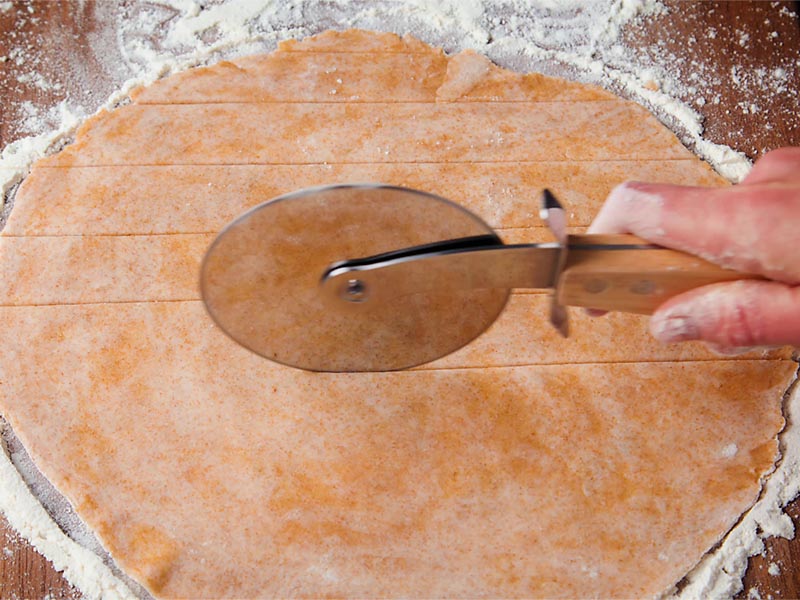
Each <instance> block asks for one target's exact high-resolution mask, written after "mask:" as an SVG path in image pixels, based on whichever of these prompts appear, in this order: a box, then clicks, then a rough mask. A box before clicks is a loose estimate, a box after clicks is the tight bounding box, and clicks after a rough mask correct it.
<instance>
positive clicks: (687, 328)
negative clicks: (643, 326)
mask: <svg viewBox="0 0 800 600" xmlns="http://www.w3.org/2000/svg"><path fill="white" fill-rule="evenodd" d="M650 333H652V334H653V337H655V338H656V339H657V340H658V341H659V342H663V343H665V344H669V343H671V342H684V341H686V340H696V339H698V338H699V337H700V329H699V328H698V327H697V324H696V323H695V321H694V319H692V318H691V317H689V316H686V315H675V316H668V315H667V316H664V317H661V316H654V317H653V318H652V319H650Z"/></svg>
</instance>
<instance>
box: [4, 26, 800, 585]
mask: <svg viewBox="0 0 800 600" xmlns="http://www.w3.org/2000/svg"><path fill="white" fill-rule="evenodd" d="M133 100H134V101H133V103H132V104H131V105H129V106H125V107H122V108H119V109H116V110H114V111H112V112H108V113H102V114H100V115H98V116H96V117H95V118H93V119H91V120H90V121H89V122H87V123H86V125H85V126H84V127H82V129H81V130H80V132H79V133H78V135H77V139H76V141H75V143H74V144H72V145H70V146H68V147H67V148H66V149H64V150H63V151H62V152H60V153H58V154H55V155H53V156H51V157H49V158H46V159H43V160H41V161H39V163H37V165H36V166H35V167H34V168H33V170H32V172H31V174H30V176H29V177H28V178H27V179H26V180H25V182H24V184H23V186H22V187H21V189H20V190H19V192H18V194H17V199H16V206H15V208H14V210H13V212H12V214H11V216H10V219H9V221H8V224H7V227H6V229H5V231H4V233H3V235H2V237H0V304H1V305H2V306H0V319H2V322H3V330H4V335H3V337H2V338H1V339H0V355H2V356H3V360H2V361H0V384H1V385H0V408H2V411H3V414H4V415H6V416H7V417H8V419H9V420H10V422H11V423H12V425H13V427H14V428H15V430H16V432H17V434H18V435H19V437H20V438H21V439H22V440H23V442H24V443H25V445H26V447H27V448H28V449H29V450H30V452H31V454H32V455H33V457H34V458H35V460H36V462H37V464H38V465H39V467H40V468H41V470H42V471H43V472H44V473H45V474H46V475H47V476H48V477H49V478H50V479H51V481H53V483H54V484H55V485H56V486H57V487H58V489H60V490H61V491H62V492H63V493H64V494H65V495H66V496H67V497H68V498H69V499H70V500H71V501H72V502H73V503H74V505H75V507H76V509H77V511H78V513H79V514H80V515H81V516H82V517H83V519H85V520H86V522H87V523H88V524H89V525H90V526H91V527H92V528H93V529H94V530H95V531H96V532H97V533H98V535H99V537H100V539H101V540H102V542H103V544H104V545H105V546H106V547H107V548H108V550H109V551H110V552H111V554H112V555H113V557H114V558H115V560H116V561H117V562H118V564H119V565H120V566H121V567H122V568H123V569H124V570H125V571H126V572H127V573H129V574H130V575H132V576H133V577H134V578H136V579H137V580H139V581H140V582H142V583H143V584H144V585H145V586H146V587H147V588H148V589H149V590H150V591H151V592H152V593H153V594H154V595H155V596H157V597H220V596H234V597H257V596H263V597H278V596H280V597H284V596H285V597H297V596H303V597H309V596H313V597H323V596H357V597H379V596H404V597H409V596H414V597H419V596H425V597H444V596H447V597H467V596H470V597H472V596H476V597H477V596H480V597H540V596H541V597H544V596H546V597H557V596H562V597H587V596H601V597H612V596H613V597H633V596H635V597H640V596H645V595H652V594H656V593H658V592H661V591H663V590H665V589H667V588H669V587H670V586H672V585H673V584H675V583H676V582H677V581H678V580H679V579H680V578H681V577H682V576H683V575H684V574H685V573H686V572H687V570H688V569H690V568H691V567H692V566H693V565H694V564H695V563H696V562H697V561H698V560H699V559H700V557H701V556H702V555H703V554H704V553H705V552H706V551H707V550H708V549H709V548H711V547H712V546H713V545H714V544H715V543H716V542H717V541H718V540H719V539H720V538H721V537H722V536H723V535H724V534H725V532H726V531H727V530H728V529H729V528H730V527H731V526H732V525H733V524H734V523H735V522H736V521H737V519H738V517H739V516H740V515H741V513H742V512H743V511H744V510H746V508H747V507H748V506H750V505H751V504H752V503H753V502H754V500H755V499H756V497H757V495H758V492H759V489H760V483H759V482H760V478H761V477H762V476H763V475H764V474H766V473H767V472H768V471H769V470H770V469H771V468H772V465H773V462H774V459H775V457H776V453H777V443H776V435H777V433H778V432H779V430H780V429H781V427H782V425H783V418H782V416H781V406H780V403H781V394H782V392H783V390H784V389H785V388H786V386H787V384H788V382H789V380H790V379H791V376H792V374H793V372H794V367H795V365H794V364H793V363H792V362H791V361H790V360H789V355H788V354H787V353H786V352H785V351H774V352H771V353H769V354H763V355H762V354H750V355H746V356H743V357H740V358H738V359H729V360H719V359H718V358H717V357H716V356H714V355H711V354H709V353H707V352H706V351H705V350H703V348H702V347H700V346H699V345H694V344H684V345H677V346H669V347H664V346H660V345H658V344H656V343H655V342H654V341H652V340H651V339H650V338H649V336H648V335H647V333H646V327H645V322H644V320H643V319H641V318H640V317H635V316H630V315H612V316H610V317H608V318H606V319H601V320H592V321H590V320H589V319H588V318H585V317H583V316H582V315H581V314H580V313H579V311H574V314H573V328H572V329H573V332H574V334H573V337H572V338H570V339H568V340H562V339H561V338H559V337H558V335H557V334H556V333H555V332H554V331H553V330H552V329H551V327H550V326H549V324H548V323H547V314H548V313H547V296H546V295H543V294H537V293H529V292H519V293H515V294H514V295H513V296H512V299H511V301H510V303H509V305H508V307H507V308H506V311H505V313H504V314H503V315H502V316H501V318H500V319H499V320H498V321H497V323H496V324H495V325H494V326H493V327H492V328H491V329H490V330H489V331H488V332H487V333H486V334H484V336H482V337H481V338H479V339H478V340H476V341H475V342H474V343H473V344H471V345H469V346H468V347H466V348H464V349H462V350H460V351H459V352H457V353H455V354H453V355H451V356H448V357H445V358H443V359H441V360H439V361H437V362H435V363H432V364H429V365H425V366H423V367H420V368H417V369H414V370H411V371H405V372H396V373H372V374H314V373H307V372H302V371H298V370H293V369H289V368H286V367H281V366H278V365H276V364H273V363H270V362H268V361H265V360H263V359H260V358H258V357H256V356H254V355H252V354H250V353H249V352H248V351H246V350H244V349H242V348H240V347H239V346H237V345H236V344H235V343H233V342H232V341H230V340H229V339H228V338H227V337H226V336H225V335H224V334H223V333H221V332H220V331H219V330H218V329H217V328H216V327H215V326H214V325H213V324H212V322H211V321H210V319H209V318H208V316H207V315H206V313H205V312H204V310H203V307H202V304H201V302H200V300H199V294H198V292H197V289H196V279H197V273H198V267H199V261H200V259H201V257H202V255H203V253H204V251H205V249H206V247H207V245H208V243H209V241H210V240H211V238H212V237H213V235H214V234H215V233H216V232H217V231H218V230H219V229H220V228H221V227H222V226H223V225H224V224H225V223H226V222H228V221H229V220H230V219H231V218H233V217H234V216H236V215H237V214H239V213H240V212H242V211H243V210H244V209H246V208H248V207H250V206H253V205H255V204H258V203H260V202H262V201H264V200H267V199H269V198H271V197H274V196H276V195H279V194H282V193H285V192H288V191H291V190H294V189H297V188H300V187H306V186H311V185H318V184H323V183H335V182H348V181H382V182H386V183H391V184H398V185H407V186H410V187H414V188H419V189H423V190H426V191H430V192H433V193H438V194H441V195H444V196H446V197H448V198H452V199H453V200H455V201H457V202H459V203H461V204H463V205H464V206H466V207H468V208H470V209H471V210H473V211H475V212H476V213H477V214H479V215H480V216H482V217H483V218H484V219H486V220H487V221H488V222H489V223H490V224H491V225H492V226H493V227H495V228H497V229H498V231H499V232H500V233H501V235H502V236H503V237H504V239H506V240H507V241H510V242H518V241H534V240H540V239H545V237H546V232H545V230H544V229H542V227H541V226H540V225H541V224H540V223H539V221H538V220H537V217H536V198H537V196H538V192H539V191H540V190H541V188H543V187H545V186H547V187H550V188H551V189H553V190H554V191H555V192H556V194H557V195H558V196H559V198H562V199H563V200H564V202H565V204H566V207H567V212H568V214H569V218H570V223H571V224H572V225H573V226H574V227H575V230H576V231H580V230H581V229H582V228H583V227H584V226H586V225H587V224H588V223H589V221H590V220H591V217H592V215H593V214H594V212H595V211H596V210H597V209H598V208H599V203H600V202H601V201H602V199H603V198H604V197H605V196H606V195H607V193H608V192H609V191H610V189H611V188H612V187H613V186H614V185H615V184H616V183H618V182H621V181H623V180H625V179H646V180H654V181H664V182H676V183H684V184H694V185H723V184H724V182H723V181H722V180H721V179H720V178H719V177H718V176H716V175H715V174H714V173H713V172H712V171H711V170H710V169H709V168H708V167H707V166H706V165H705V164H703V163H702V162H700V161H699V160H698V159H696V158H695V157H694V156H692V155H691V154H690V153H689V152H688V151H687V150H686V149H685V148H684V147H683V146H682V145H681V144H680V142H679V141H678V140H677V139H676V138H675V136H673V135H672V134H671V133H670V132H669V131H668V130H666V129H665V128H664V127H662V126H661V125H660V124H659V123H658V122H657V121H656V120H655V119H654V118H653V117H652V116H651V115H649V114H648V113H647V112H646V111H645V110H644V109H642V108H641V107H639V106H637V105H635V104H632V103H631V102H627V101H624V100H621V99H619V98H616V97H615V96H613V95H611V94H609V93H608V92H605V91H603V90H601V89H599V88H596V87H592V86H588V85H579V84H575V83H570V82H566V81H562V80H559V79H553V78H548V77H544V76H541V75H536V74H531V75H520V74H516V73H512V72H508V71H504V70H502V69H500V68H498V67H496V66H494V65H491V64H490V63H488V61H486V59H484V58H482V57H480V56H478V55H475V54H473V53H462V54H460V55H458V56H455V57H446V56H445V55H443V53H442V52H441V51H440V50H438V49H434V48H431V47H429V46H426V45H425V44H423V43H421V42H419V41H417V40H414V39H411V38H398V37H397V36H394V35H390V34H376V33H370V32H362V31H348V32H344V33H335V32H328V33H325V34H322V35H319V36H316V37H314V38H310V39H307V40H304V41H301V42H287V43H284V44H282V45H281V46H280V47H279V49H278V50H277V51H276V52H274V53H272V54H270V55H265V56H254V57H247V58H242V59H237V60H234V61H230V62H222V63H219V64H217V65H214V66H211V67H207V68H199V69H193V70H190V71H187V72H184V73H181V74H178V75H174V76H172V77H169V78H167V79H164V80H162V81H160V82H157V83H156V84H154V85H152V86H151V87H149V88H146V89H142V90H138V91H137V92H136V93H135V94H134V95H133ZM309 226H313V224H310V225H309ZM302 334H303V332H298V335H302Z"/></svg>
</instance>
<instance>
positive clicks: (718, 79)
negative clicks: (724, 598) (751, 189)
mask: <svg viewBox="0 0 800 600" xmlns="http://www.w3.org/2000/svg"><path fill="white" fill-rule="evenodd" d="M3 4H4V3H0V6H3ZM6 4H7V3H6ZM129 4H131V2H130V1H129V0H103V2H102V4H101V3H100V2H99V0H98V2H97V3H95V2H91V1H87V2H77V1H76V2H71V1H64V2H57V1H54V0H50V1H48V0H39V1H21V0H12V2H11V5H10V8H0V148H2V147H4V146H6V145H7V144H9V143H11V142H13V141H15V140H17V139H19V138H21V137H23V136H25V135H27V134H29V132H30V129H31V122H30V119H31V118H33V114H34V113H32V112H31V111H32V108H33V109H36V108H37V107H38V108H41V107H50V106H53V105H54V104H56V103H57V102H59V101H61V100H64V99H73V100H78V101H79V102H81V103H83V104H84V105H92V104H99V103H100V102H101V101H102V99H103V98H104V97H105V96H106V95H107V94H108V93H110V92H111V91H112V90H113V89H114V87H115V85H116V84H117V83H118V82H119V72H117V71H115V68H114V67H113V63H114V61H113V60H108V57H104V60H99V58H98V57H97V56H96V54H94V52H93V50H92V48H97V47H98V39H99V40H100V41H101V42H102V41H103V40H106V41H107V42H108V43H107V44H106V46H107V48H108V49H109V52H114V48H115V44H114V35H115V33H114V31H113V28H112V27H109V22H108V19H107V18H102V19H101V18H99V17H98V13H100V12H102V13H103V15H105V16H107V15H108V14H109V11H114V10H118V11H124V10H125V7H126V6H127V5H129ZM667 6H668V8H669V10H668V11H667V12H666V13H665V14H661V15H657V16H654V17H652V18H650V19H648V20H647V21H645V22H644V23H643V24H641V25H639V26H636V27H633V28H631V29H630V30H629V31H628V32H627V34H626V35H627V36H628V37H629V40H630V42H631V43H632V44H636V43H637V42H640V45H641V47H642V48H643V49H644V48H647V49H648V50H647V52H649V53H650V58H652V60H653V61H654V62H655V63H659V62H660V63H661V64H669V65H670V66H671V67H672V68H674V69H675V70H676V71H677V73H678V74H679V77H680V80H681V81H686V82H692V83H693V86H694V87H695V89H694V91H688V92H687V99H691V98H693V99H694V101H693V103H694V107H695V109H696V110H697V111H698V112H700V113H701V114H702V115H703V116H704V117H705V127H706V134H705V135H706V137H707V138H708V139H710V140H712V141H715V142H719V143H723V144H726V145H729V146H731V147H733V148H735V149H737V150H740V151H742V152H744V153H745V154H747V155H748V156H749V157H750V158H752V159H755V158H758V157H759V156H760V155H761V154H763V153H764V152H766V151H768V150H770V149H773V148H777V147H780V146H786V145H800V127H798V124H797V123H798V122H797V106H798V97H800V96H799V95H800V83H798V82H800V61H799V60H798V59H797V57H798V56H800V29H799V27H800V22H799V21H798V17H797V14H798V12H800V6H798V3H796V2H669V3H668V4H667ZM101 9H102V10H101ZM712 30H713V32H714V33H713V35H709V32H710V31H712ZM90 37H91V39H92V41H93V45H90V44H88V43H87V40H88V39H89V38H90ZM653 40H657V44H653ZM654 49H655V50H654ZM787 57H789V58H792V60H790V61H788V63H787V60H786V59H787ZM29 61H35V65H31V63H30V62H29ZM701 64H703V65H706V68H704V69H699V68H698V65H701ZM787 64H788V65H789V67H788V68H783V70H782V71H777V72H776V68H777V66H778V65H787ZM109 65H112V66H109ZM708 65H711V66H712V68H711V69H709V68H708ZM32 66H34V67H35V69H36V70H37V71H39V72H41V73H42V74H43V76H44V77H43V79H42V81H43V82H47V84H45V85H39V86H37V85H30V80H29V79H26V78H25V77H23V80H21V79H20V78H21V76H23V75H24V74H29V73H30V72H31V67H32ZM770 74H772V75H773V76H772V77H770V76H769V75H770ZM743 79H746V81H744V83H743V84H741V85H731V82H732V81H733V82H734V83H735V82H736V81H739V82H740V83H741V81H742V80H743ZM748 82H750V83H752V85H748ZM34 83H35V82H34ZM88 83H91V85H88ZM742 89H746V90H747V93H746V94H743V93H742ZM92 94H100V97H96V98H93V96H92ZM697 98H702V101H698V100H697ZM37 114H38V113H37ZM45 118H46V117H45ZM789 514H790V515H791V516H792V518H793V519H794V521H795V524H797V523H798V520H799V519H800V501H795V502H794V503H792V504H791V505H790V507H789ZM0 534H2V539H0V541H1V542H2V545H3V552H2V554H0V598H45V597H48V598H78V597H80V594H79V593H78V592H77V591H76V590H74V589H72V588H71V587H70V586H69V584H67V583H66V581H65V580H64V579H63V577H62V576H61V575H60V574H58V573H56V572H55V570H54V569H53V567H52V565H51V564H50V563H49V562H48V561H47V560H45V559H44V558H42V557H41V556H40V555H39V554H38V553H37V552H36V551H35V550H34V549H33V548H32V547H31V546H30V545H29V544H28V543H27V542H25V541H24V540H22V539H21V538H20V537H19V536H18V535H17V534H16V533H15V532H14V531H13V530H12V529H10V528H9V526H8V524H7V523H6V521H5V519H3V518H2V517H0ZM755 591H757V592H758V596H755V597H760V598H768V597H776V598H797V597H800V538H797V537H796V538H795V539H794V540H784V539H770V540H768V541H767V549H766V551H765V552H764V554H763V555H762V556H757V557H754V558H753V559H751V560H750V563H749V567H748V571H747V575H746V577H745V588H744V591H743V592H742V593H741V594H740V597H742V598H746V597H748V594H751V596H753V595H754V594H755Z"/></svg>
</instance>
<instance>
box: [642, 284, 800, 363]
mask: <svg viewBox="0 0 800 600" xmlns="http://www.w3.org/2000/svg"><path fill="white" fill-rule="evenodd" d="M650 332H651V333H652V334H653V335H654V336H655V337H656V339H658V340H659V341H662V342H667V343H669V342H680V341H685V340H703V341H706V342H709V343H711V344H712V345H714V346H716V347H718V348H722V349H732V348H746V347H751V346H783V345H792V346H797V345H800V287H793V286H789V285H786V284H783V283H778V282H775V281H754V280H744V281H735V282H730V283H716V284H713V285H708V286H704V287H701V288H697V289H694V290H691V291H689V292H686V293H684V294H680V295H679V296H675V297H674V298H671V299H670V300H668V301H667V302H665V303H664V304H662V305H661V306H660V307H659V308H658V310H657V311H656V312H655V313H654V314H653V316H652V318H651V319H650Z"/></svg>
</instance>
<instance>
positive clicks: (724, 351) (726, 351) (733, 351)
mask: <svg viewBox="0 0 800 600" xmlns="http://www.w3.org/2000/svg"><path fill="white" fill-rule="evenodd" d="M706 346H708V349H709V350H711V351H712V352H713V353H714V354H719V355H720V356H739V355H740V354H747V353H748V352H752V351H753V350H757V349H758V346H720V345H719V344H712V343H707V344H706Z"/></svg>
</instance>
